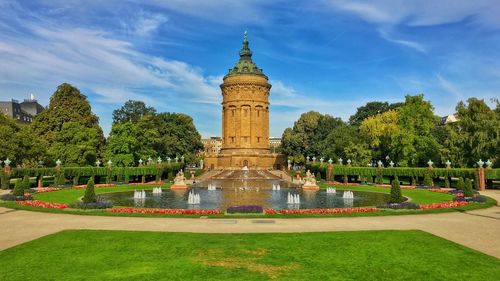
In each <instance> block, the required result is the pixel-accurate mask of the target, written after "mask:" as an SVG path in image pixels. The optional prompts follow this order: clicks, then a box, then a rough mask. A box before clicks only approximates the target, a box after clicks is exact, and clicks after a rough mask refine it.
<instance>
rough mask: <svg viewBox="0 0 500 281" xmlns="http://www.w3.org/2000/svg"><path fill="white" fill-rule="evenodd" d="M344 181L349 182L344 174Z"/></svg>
mask: <svg viewBox="0 0 500 281" xmlns="http://www.w3.org/2000/svg"><path fill="white" fill-rule="evenodd" d="M344 183H349V178H348V177H347V175H344Z"/></svg>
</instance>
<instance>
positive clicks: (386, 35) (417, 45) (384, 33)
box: [379, 28, 427, 54]
mask: <svg viewBox="0 0 500 281" xmlns="http://www.w3.org/2000/svg"><path fill="white" fill-rule="evenodd" d="M379 33H380V35H381V36H382V38H384V39H385V40H387V41H389V42H392V43H396V44H399V45H403V46H405V47H409V48H412V49H415V50H417V51H419V52H421V53H424V54H425V53H427V50H426V47H425V46H424V45H423V44H421V43H418V42H415V41H410V40H404V39H396V38H394V37H392V36H391V35H390V34H389V32H388V31H386V30H384V29H382V28H381V29H379Z"/></svg>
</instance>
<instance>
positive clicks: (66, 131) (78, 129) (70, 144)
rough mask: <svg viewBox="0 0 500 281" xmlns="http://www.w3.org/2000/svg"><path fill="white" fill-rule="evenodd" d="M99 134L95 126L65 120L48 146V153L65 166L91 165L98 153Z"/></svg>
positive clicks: (100, 133)
mask: <svg viewBox="0 0 500 281" xmlns="http://www.w3.org/2000/svg"><path fill="white" fill-rule="evenodd" d="M101 135H102V132H101V131H99V130H98V129H96V128H88V127H85V126H83V125H82V124H80V123H78V122H66V123H64V124H63V126H62V128H61V131H60V132H59V133H58V134H57V136H56V138H55V141H54V142H53V143H52V146H51V147H50V148H49V154H50V155H52V156H53V157H54V159H60V160H61V161H62V162H63V163H64V165H67V166H91V165H93V164H94V163H95V162H96V160H97V157H98V155H99V154H100V151H99V150H98V149H99V147H100V141H101V140H100V137H101Z"/></svg>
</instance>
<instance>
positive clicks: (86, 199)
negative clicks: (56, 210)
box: [82, 177, 97, 203]
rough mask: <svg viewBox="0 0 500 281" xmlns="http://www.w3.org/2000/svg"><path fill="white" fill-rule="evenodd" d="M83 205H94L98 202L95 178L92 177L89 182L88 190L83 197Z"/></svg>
mask: <svg viewBox="0 0 500 281" xmlns="http://www.w3.org/2000/svg"><path fill="white" fill-rule="evenodd" d="M82 201H83V203H94V202H97V198H96V196H95V190H94V178H93V177H90V179H89V181H88V182H87V188H86V189H85V195H83V200H82Z"/></svg>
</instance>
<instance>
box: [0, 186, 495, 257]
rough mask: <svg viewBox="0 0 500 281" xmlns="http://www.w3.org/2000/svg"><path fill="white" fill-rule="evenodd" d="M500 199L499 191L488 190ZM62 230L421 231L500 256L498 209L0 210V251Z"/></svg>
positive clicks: (218, 231)
mask: <svg viewBox="0 0 500 281" xmlns="http://www.w3.org/2000/svg"><path fill="white" fill-rule="evenodd" d="M487 195H488V196H491V197H494V198H497V200H498V199H500V191H491V190H490V191H488V192H487ZM66 229H102V230H132V231H134V230H135V231H165V232H198V233H243V232H254V233H257V232H260V233H272V232H317V231H357V230H390V229H392V230H403V229H419V230H423V231H426V232H429V233H432V234H434V235H437V236H440V237H442V238H445V239H448V240H451V241H454V242H456V243H459V244H462V245H464V246H467V247H470V248H472V249H475V250H478V251H481V252H483V253H486V254H489V255H492V256H495V257H497V258H500V207H498V206H495V207H492V208H488V209H481V210H475V211H470V212H464V213H458V212H451V213H441V214H426V215H404V216H376V217H339V218H300V219H192V218H146V217H111V216H82V215H69V214H52V213H42V212H30V211H23V210H12V209H7V208H0V250H3V249H6V248H9V247H13V246H15V245H18V244H21V243H24V242H27V241H30V240H33V239H37V238H39V237H42V236H45V235H48V234H52V233H55V232H58V231H62V230H66Z"/></svg>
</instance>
